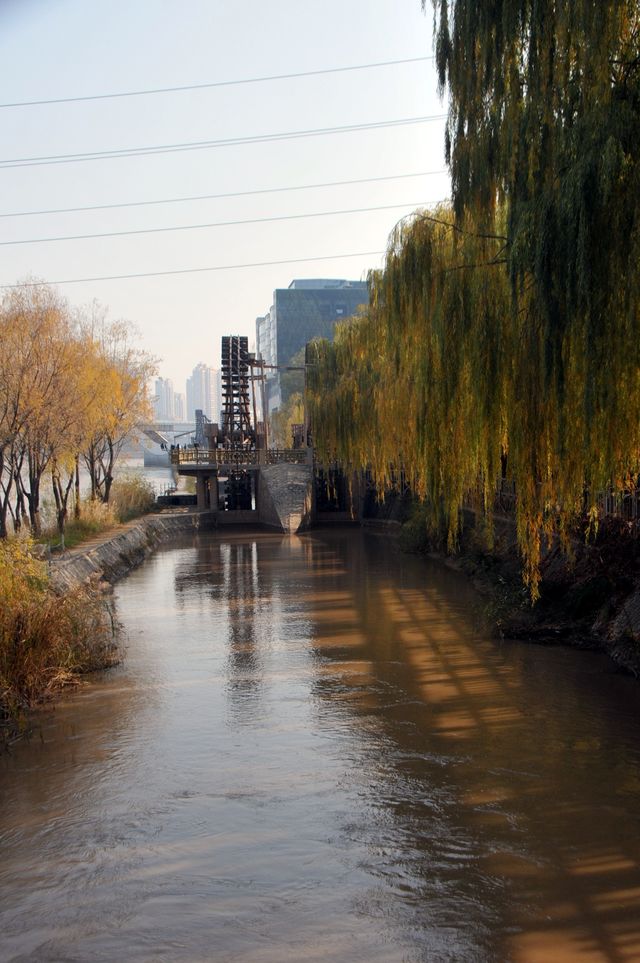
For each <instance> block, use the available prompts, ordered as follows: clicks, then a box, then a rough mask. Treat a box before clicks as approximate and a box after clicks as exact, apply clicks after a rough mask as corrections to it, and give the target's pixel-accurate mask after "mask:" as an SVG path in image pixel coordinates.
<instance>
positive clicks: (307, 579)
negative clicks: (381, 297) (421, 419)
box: [0, 529, 640, 963]
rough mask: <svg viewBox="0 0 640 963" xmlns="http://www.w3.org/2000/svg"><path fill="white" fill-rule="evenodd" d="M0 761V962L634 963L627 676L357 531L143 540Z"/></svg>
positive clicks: (636, 883) (638, 871) (634, 711)
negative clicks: (507, 631) (120, 641)
mask: <svg viewBox="0 0 640 963" xmlns="http://www.w3.org/2000/svg"><path fill="white" fill-rule="evenodd" d="M115 603H116V606H117V613H118V618H119V619H120V621H121V622H122V624H123V626H124V632H125V636H126V652H125V658H124V660H123V662H122V664H121V665H120V666H119V667H118V668H116V669H114V670H111V671H110V672H108V673H105V674H102V675H101V676H100V677H98V678H96V679H93V680H91V681H90V682H89V683H88V684H86V685H84V686H83V687H81V688H80V689H79V690H78V691H76V692H74V693H71V694H69V695H68V696H65V697H64V698H63V699H62V700H61V701H60V703H58V704H57V705H56V707H55V708H53V709H47V710H45V711H44V712H43V713H42V715H41V716H40V717H39V719H38V720H37V724H36V727H35V729H34V731H33V733H32V735H31V737H30V738H29V739H24V740H22V741H21V742H20V743H19V744H17V745H16V746H15V747H14V748H13V750H12V751H11V753H10V754H7V755H5V756H3V757H1V758H0V960H2V961H12V963H18V961H20V963H25V961H38V963H40V961H65V963H68V961H69V963H70V961H74V963H75V961H89V960H91V961H125V960H126V961H179V963H200V961H202V963H204V961H242V963H281V961H301V960H305V961H332V963H351V961H356V963H357V961H363V963H364V961H367V963H375V961H380V963H400V961H403V963H418V961H420V963H422V961H425V963H427V961H428V963H439V961H456V963H457V961H487V963H489V961H503V960H504V961H508V960H513V961H522V963H537V961H544V963H548V961H563V960H580V961H613V963H622V961H627V960H628V961H631V960H637V959H640V716H639V713H638V701H639V700H638V692H639V690H638V682H637V681H636V680H634V679H631V678H629V677H626V676H623V675H621V674H618V673H616V671H615V669H614V667H613V666H612V665H611V664H610V663H609V662H607V661H606V660H605V659H604V658H602V657H600V656H598V655H595V654H593V653H582V652H580V653H577V652H575V651H571V650H568V649H563V648H548V647H541V646H537V645H527V644H523V643H512V642H509V641H502V642H501V641H495V640H491V639H489V638H488V637H487V635H486V633H485V632H484V630H483V629H482V617H481V615H482V613H481V605H480V603H479V600H478V598H477V596H476V595H475V594H474V592H473V590H472V588H471V587H470V586H469V584H468V583H467V582H466V581H465V579H464V577H462V576H461V575H459V574H458V573H455V572H452V571H450V570H448V569H446V568H444V567H443V566H442V565H440V564H439V563H437V562H430V561H425V560H422V559H418V558H413V557H409V556H405V555H402V554H400V553H399V552H398V551H397V550H396V549H395V548H394V546H393V543H392V542H391V541H390V540H389V539H388V538H385V537H381V536H376V535H372V534H367V533H364V532H361V531H358V530H356V529H351V530H335V531H329V530H327V531H317V532H312V533H309V534H307V535H304V536H300V537H298V536H283V535H276V534H267V533H251V532H247V531H242V532H237V533H232V532H226V533H225V534H224V535H223V536H219V535H216V534H212V535H202V536H200V537H199V538H198V539H197V540H194V539H193V538H185V539H184V540H183V541H180V542H178V543H176V544H173V545H171V546H170V547H169V546H167V547H164V548H161V549H160V550H159V551H158V552H156V554H154V555H153V556H152V557H151V558H150V559H149V560H148V561H146V562H145V563H144V564H143V565H142V566H141V567H140V568H139V569H137V570H136V571H134V572H133V573H132V574H131V575H130V576H129V577H127V578H126V579H125V580H124V581H122V582H121V583H120V584H119V585H117V586H116V589H115Z"/></svg>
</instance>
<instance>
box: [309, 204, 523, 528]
mask: <svg viewBox="0 0 640 963" xmlns="http://www.w3.org/2000/svg"><path fill="white" fill-rule="evenodd" d="M503 251H504V236H503V235H501V234H500V233H499V232H497V233H495V234H488V233H486V232H482V231H478V230H477V229H476V228H475V226H474V225H473V224H472V222H471V219H469V218H467V221H466V223H465V226H464V227H462V226H460V225H459V224H456V222H455V219H454V217H453V214H452V212H451V211H450V210H449V209H447V208H446V207H442V208H440V209H439V210H436V211H434V212H426V211H424V212H418V213H417V214H416V215H415V216H414V217H412V218H410V219H408V220H405V221H403V222H402V223H401V224H400V225H399V226H398V227H397V228H396V230H395V231H394V232H393V234H392V236H391V238H390V242H389V249H388V252H387V257H386V263H385V267H384V270H383V271H380V272H376V273H373V274H372V275H371V276H370V278H369V285H370V295H371V298H370V305H369V308H368V311H367V312H366V313H365V314H364V315H363V316H362V317H360V318H358V319H356V320H355V321H352V322H347V323H346V324H344V325H341V326H339V327H338V330H337V332H336V337H335V341H334V343H333V344H329V343H328V342H316V343H314V344H312V345H311V346H310V348H309V352H308V356H307V357H308V361H309V362H310V365H311V366H310V368H309V375H308V404H309V410H310V416H311V423H312V429H313V431H314V433H315V436H316V443H317V445H318V446H319V448H320V453H321V456H322V457H324V458H325V459H330V458H332V457H336V458H338V459H339V460H340V461H341V462H342V463H343V464H345V465H346V466H348V467H349V468H352V469H358V468H360V469H362V468H366V469H367V470H368V471H370V472H371V474H372V476H373V480H374V482H375V484H376V486H377V487H378V489H379V490H380V491H383V490H385V489H387V488H389V487H391V486H392V485H393V484H394V483H395V481H396V479H397V477H398V474H399V472H400V471H402V472H403V474H404V475H405V477H406V479H407V480H408V482H409V484H410V485H411V487H412V488H413V490H414V492H416V493H417V494H418V495H419V496H422V497H423V498H424V499H425V500H426V504H427V507H428V509H429V513H430V524H431V527H432V529H433V530H434V531H440V532H442V533H443V534H445V535H446V537H447V541H448V543H449V545H450V546H453V544H455V542H456V538H457V534H458V522H459V512H460V508H461V506H462V503H463V500H464V499H465V497H466V496H467V495H468V494H469V493H470V492H477V493H478V495H479V496H480V501H481V503H482V504H485V505H487V506H490V504H491V502H492V496H493V490H494V486H495V479H496V478H497V476H498V475H499V472H500V456H501V454H502V452H503V451H504V449H505V447H506V436H507V432H508V411H509V402H510V399H511V397H512V394H513V388H512V385H513V382H512V366H511V356H512V353H513V350H512V345H511V340H512V336H513V326H512V324H511V315H510V310H509V307H510V305H509V290H508V283H507V275H506V268H505V260H504V256H503Z"/></svg>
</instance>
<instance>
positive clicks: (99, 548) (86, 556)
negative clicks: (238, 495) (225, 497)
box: [0, 511, 213, 744]
mask: <svg viewBox="0 0 640 963" xmlns="http://www.w3.org/2000/svg"><path fill="white" fill-rule="evenodd" d="M212 524H213V523H212V520H211V516H210V515H209V514H208V513H197V512H188V511H177V512H171V513H162V514H153V515H146V516H144V517H141V518H137V519H135V520H133V521H131V522H128V523H125V524H121V525H117V526H114V527H112V528H110V529H108V530H105V531H102V532H100V533H99V534H98V535H96V536H95V537H93V538H91V539H88V540H85V541H84V542H83V543H82V544H81V545H79V546H78V547H76V548H73V549H70V550H68V551H66V552H65V553H64V554H63V555H61V556H58V557H54V558H53V559H50V560H48V561H43V560H42V559H40V558H38V557H37V555H36V552H35V551H34V548H36V547H37V546H33V545H31V544H30V543H28V542H24V541H20V540H15V541H10V542H6V543H3V544H2V545H1V546H0V548H1V549H2V552H3V553H4V554H3V558H2V565H1V566H0V568H1V571H0V575H1V576H2V578H1V581H2V596H3V606H2V612H1V613H0V744H2V743H5V744H7V743H10V742H12V741H13V740H14V739H15V738H17V737H18V736H19V735H20V732H21V731H22V730H23V729H24V728H25V726H26V718H27V713H28V712H29V711H31V710H33V709H34V708H35V707H36V706H37V705H38V704H41V703H43V702H45V701H48V700H49V699H50V698H51V697H52V696H53V695H55V693H56V692H58V691H60V690H61V689H63V688H65V687H67V686H69V685H73V684H77V682H78V679H79V677H80V676H81V675H82V674H86V673H87V672H91V671H96V670H98V669H104V668H108V667H110V666H112V665H115V664H116V663H117V662H118V661H119V660H120V652H119V646H118V638H117V636H118V625H117V622H116V620H115V618H114V613H113V611H112V608H111V602H110V598H109V591H108V589H109V586H110V585H111V584H113V583H114V582H115V581H117V580H118V579H120V578H122V577H123V576H124V575H126V574H127V573H128V572H130V571H131V570H132V569H133V568H135V567H137V566H138V565H139V564H140V563H141V562H142V561H144V559H145V558H146V557H147V556H148V555H150V554H151V552H153V551H154V550H155V548H156V547H157V546H158V545H159V544H160V543H161V542H162V541H163V540H166V539H167V538H170V537H175V536H181V535H185V534H190V533H194V534H195V533H196V532H198V531H201V530H207V529H208V528H210V527H211V526H212ZM4 556H6V557H4Z"/></svg>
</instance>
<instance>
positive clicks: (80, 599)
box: [0, 539, 117, 718]
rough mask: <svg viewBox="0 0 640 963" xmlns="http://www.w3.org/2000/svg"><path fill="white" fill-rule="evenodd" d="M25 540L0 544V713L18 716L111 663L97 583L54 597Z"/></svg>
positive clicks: (106, 615) (109, 630) (109, 633)
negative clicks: (75, 681)
mask: <svg viewBox="0 0 640 963" xmlns="http://www.w3.org/2000/svg"><path fill="white" fill-rule="evenodd" d="M31 548H32V543H31V542H30V541H29V540H26V539H10V540H6V541H4V542H0V714H4V716H5V717H12V718H16V717H18V716H19V715H20V714H21V713H22V712H23V711H24V710H25V709H27V708H29V707H31V706H33V705H35V704H36V703H38V702H39V701H41V700H43V699H45V698H47V697H48V696H49V695H50V694H51V693H52V692H54V691H55V690H57V689H60V688H61V687H62V686H64V685H66V684H68V683H69V682H71V681H72V680H74V679H75V678H76V677H77V676H78V674H79V673H81V672H87V671H89V670H92V669H97V668H103V667H105V666H107V665H111V664H113V663H114V662H115V661H117V659H116V647H115V643H114V625H113V621H112V618H111V613H110V610H109V606H108V602H107V600H106V598H105V597H104V595H103V594H102V592H100V590H99V588H98V586H97V585H96V584H93V585H91V584H89V585H87V586H86V587H82V588H80V589H74V591H73V592H72V593H68V594H66V595H63V596H58V595H56V594H55V593H54V592H53V591H52V589H51V587H50V585H49V580H48V577H47V570H46V565H45V563H43V562H40V561H38V560H37V559H35V558H34V557H33V556H32V554H31Z"/></svg>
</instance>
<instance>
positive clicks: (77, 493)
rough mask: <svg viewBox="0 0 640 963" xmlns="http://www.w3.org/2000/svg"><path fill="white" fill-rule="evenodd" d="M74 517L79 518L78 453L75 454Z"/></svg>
mask: <svg viewBox="0 0 640 963" xmlns="http://www.w3.org/2000/svg"><path fill="white" fill-rule="evenodd" d="M73 514H74V516H75V518H80V455H76V466H75V505H74V508H73Z"/></svg>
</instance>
